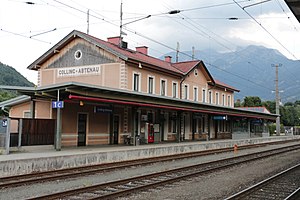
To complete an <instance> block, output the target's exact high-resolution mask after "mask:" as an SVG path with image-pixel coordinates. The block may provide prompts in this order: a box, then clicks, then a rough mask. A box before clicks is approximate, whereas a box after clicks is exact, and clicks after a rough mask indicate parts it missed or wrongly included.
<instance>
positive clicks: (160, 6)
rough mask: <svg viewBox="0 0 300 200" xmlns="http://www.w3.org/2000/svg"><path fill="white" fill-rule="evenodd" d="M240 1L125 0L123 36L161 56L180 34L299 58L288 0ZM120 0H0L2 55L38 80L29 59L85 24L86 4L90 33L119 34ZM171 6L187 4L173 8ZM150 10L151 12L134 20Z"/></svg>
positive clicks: (187, 45) (191, 40)
mask: <svg viewBox="0 0 300 200" xmlns="http://www.w3.org/2000/svg"><path fill="white" fill-rule="evenodd" d="M236 1H237V3H235V2H234V1H233V0H123V19H124V20H123V23H124V24H125V23H128V24H127V25H126V26H124V29H123V32H125V33H126V34H127V35H124V36H123V37H124V40H125V41H127V42H128V43H129V47H130V48H132V49H134V47H135V46H141V45H146V46H148V47H149V54H150V55H152V56H155V57H160V56H161V55H163V54H166V53H168V52H170V51H172V49H171V48H173V49H176V46H177V42H179V44H180V51H189V50H191V49H192V47H193V46H194V47H195V49H196V50H203V49H214V50H217V51H235V49H236V48H237V47H244V46H247V45H263V46H266V47H269V48H274V49H278V50H279V51H280V52H281V53H283V54H284V55H285V56H287V57H288V58H291V59H299V60H300V39H299V31H300V25H299V22H298V21H297V20H296V19H295V17H294V16H293V15H292V13H291V12H290V10H289V8H288V7H287V6H286V4H285V2H284V1H283V0H271V1H268V2H264V0H256V1H255V0H245V1H241V0H236ZM263 2H264V3H263ZM120 3H121V0H110V1H103V0H102V1H100V0H31V1H30V0H29V1H22V0H1V2H0V29H1V30H0V62H2V63H4V64H7V65H10V66H12V67H14V68H15V69H16V70H17V71H19V72H20V73H22V74H23V75H24V76H25V77H26V78H27V79H29V80H30V81H32V82H34V83H36V82H37V80H36V79H37V78H36V73H35V72H32V71H30V70H27V67H28V66H29V65H30V64H31V63H32V62H33V61H35V60H36V59H37V58H38V57H39V56H41V55H42V54H43V53H45V52H46V51H47V50H48V49H49V48H51V47H52V46H53V45H55V44H56V43H57V42H58V41H59V40H61V39H62V38H63V37H65V36H66V35H67V34H68V33H70V32H71V31H72V30H74V29H76V30H80V31H82V32H87V10H88V9H89V10H90V11H89V13H90V17H89V23H90V25H89V33H90V34H91V35H93V36H96V37H98V38H100V39H104V40H106V38H107V37H111V36H117V35H119V32H120V30H119V24H120ZM257 3H259V4H257ZM256 4H257V5H256ZM243 8H244V10H245V11H246V12H247V13H248V14H249V15H248V14H247V13H246V12H245V11H244V10H243ZM172 10H180V11H181V12H180V13H178V14H173V15H170V14H167V13H168V12H169V11H172ZM147 15H152V16H151V17H149V18H147V19H143V20H140V21H137V22H133V23H130V22H132V21H134V20H137V19H141V18H143V17H145V16H147ZM230 18H236V19H237V20H230ZM54 29H56V30H54ZM198 59H201V58H198Z"/></svg>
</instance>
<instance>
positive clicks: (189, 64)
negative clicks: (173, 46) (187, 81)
mask: <svg viewBox="0 0 300 200" xmlns="http://www.w3.org/2000/svg"><path fill="white" fill-rule="evenodd" d="M199 62H200V60H193V61H185V62H178V63H172V65H173V66H174V67H175V68H177V69H179V70H180V71H181V72H183V73H184V74H186V73H188V72H189V71H191V69H193V68H194V67H195V66H196V65H197V64H198V63H199Z"/></svg>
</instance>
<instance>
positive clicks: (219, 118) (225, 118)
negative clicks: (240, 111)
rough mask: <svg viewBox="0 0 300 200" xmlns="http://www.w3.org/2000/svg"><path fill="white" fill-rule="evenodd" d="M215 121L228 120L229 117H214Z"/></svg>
mask: <svg viewBox="0 0 300 200" xmlns="http://www.w3.org/2000/svg"><path fill="white" fill-rule="evenodd" d="M213 120H227V115H221V116H213Z"/></svg>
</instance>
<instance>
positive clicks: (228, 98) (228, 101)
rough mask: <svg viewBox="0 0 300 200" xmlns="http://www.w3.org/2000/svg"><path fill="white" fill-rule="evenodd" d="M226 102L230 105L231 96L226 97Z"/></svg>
mask: <svg viewBox="0 0 300 200" xmlns="http://www.w3.org/2000/svg"><path fill="white" fill-rule="evenodd" d="M227 104H228V106H229V107H230V106H231V97H230V96H229V95H228V97H227Z"/></svg>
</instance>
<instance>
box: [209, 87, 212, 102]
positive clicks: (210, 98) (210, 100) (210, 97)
mask: <svg viewBox="0 0 300 200" xmlns="http://www.w3.org/2000/svg"><path fill="white" fill-rule="evenodd" d="M208 103H210V104H211V103H212V96H211V91H210V90H209V92H208Z"/></svg>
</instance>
